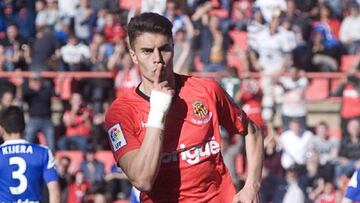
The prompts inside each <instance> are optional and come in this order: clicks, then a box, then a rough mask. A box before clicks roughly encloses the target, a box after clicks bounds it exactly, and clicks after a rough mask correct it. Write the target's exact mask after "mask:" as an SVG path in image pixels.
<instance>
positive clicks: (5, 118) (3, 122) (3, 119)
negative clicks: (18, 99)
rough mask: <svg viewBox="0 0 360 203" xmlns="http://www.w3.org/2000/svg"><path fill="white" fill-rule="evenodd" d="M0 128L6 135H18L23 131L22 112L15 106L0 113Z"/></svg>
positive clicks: (23, 120)
mask: <svg viewBox="0 0 360 203" xmlns="http://www.w3.org/2000/svg"><path fill="white" fill-rule="evenodd" d="M0 126H1V127H2V128H4V130H5V131H6V132H7V133H20V134H22V133H23V132H24V130H25V119H24V112H23V111H22V110H21V109H20V108H19V107H17V106H10V107H8V108H6V109H4V110H2V111H1V112H0Z"/></svg>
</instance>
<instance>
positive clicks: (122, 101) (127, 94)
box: [108, 89, 137, 112]
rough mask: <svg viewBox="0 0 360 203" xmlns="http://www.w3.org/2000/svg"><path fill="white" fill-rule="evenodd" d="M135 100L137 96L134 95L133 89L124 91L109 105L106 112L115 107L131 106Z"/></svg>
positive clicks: (124, 107)
mask: <svg viewBox="0 0 360 203" xmlns="http://www.w3.org/2000/svg"><path fill="white" fill-rule="evenodd" d="M136 102H137V97H136V95H135V90H133V89H131V90H127V91H124V92H123V94H122V95H121V96H119V97H117V98H116V99H115V100H114V101H113V102H112V103H111V105H110V107H109V109H108V112H109V111H110V112H111V111H113V110H116V109H126V108H131V106H133V105H134V103H136Z"/></svg>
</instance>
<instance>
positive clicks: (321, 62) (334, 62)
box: [310, 24, 340, 72]
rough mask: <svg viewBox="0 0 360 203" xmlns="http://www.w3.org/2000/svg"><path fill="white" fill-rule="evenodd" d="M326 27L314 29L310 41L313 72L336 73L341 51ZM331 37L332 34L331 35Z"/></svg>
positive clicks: (321, 26)
mask: <svg viewBox="0 0 360 203" xmlns="http://www.w3.org/2000/svg"><path fill="white" fill-rule="evenodd" d="M326 29H327V28H325V27H324V25H322V24H319V25H317V26H315V27H314V29H313V32H312V37H311V41H310V48H311V64H312V68H311V70H312V71H321V72H334V71H337V70H338V69H339V60H340V58H339V56H340V50H339V47H338V42H337V40H336V39H335V38H333V37H329V34H330V33H329V32H328V31H327V30H326ZM330 36H331V34H330Z"/></svg>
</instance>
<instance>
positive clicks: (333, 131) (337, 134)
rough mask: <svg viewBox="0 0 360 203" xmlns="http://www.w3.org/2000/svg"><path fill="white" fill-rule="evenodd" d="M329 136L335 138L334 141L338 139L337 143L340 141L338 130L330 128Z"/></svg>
mask: <svg viewBox="0 0 360 203" xmlns="http://www.w3.org/2000/svg"><path fill="white" fill-rule="evenodd" d="M329 134H330V136H332V137H335V138H336V139H338V140H339V141H340V140H341V137H342V136H341V129H340V128H330V129H329Z"/></svg>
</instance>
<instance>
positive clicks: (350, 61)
mask: <svg viewBox="0 0 360 203" xmlns="http://www.w3.org/2000/svg"><path fill="white" fill-rule="evenodd" d="M358 58H359V57H358V56H357V55H344V56H342V57H341V66H340V71H341V72H347V71H348V70H349V68H350V67H351V66H353V65H354V63H355V62H356V61H357V60H358Z"/></svg>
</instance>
